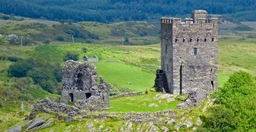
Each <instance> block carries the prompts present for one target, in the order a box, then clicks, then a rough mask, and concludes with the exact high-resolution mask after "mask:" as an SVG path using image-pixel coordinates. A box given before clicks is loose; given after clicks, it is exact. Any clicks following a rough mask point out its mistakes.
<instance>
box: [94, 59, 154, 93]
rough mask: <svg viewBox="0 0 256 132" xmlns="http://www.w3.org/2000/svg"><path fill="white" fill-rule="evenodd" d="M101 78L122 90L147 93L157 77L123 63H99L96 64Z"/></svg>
mask: <svg viewBox="0 0 256 132" xmlns="http://www.w3.org/2000/svg"><path fill="white" fill-rule="evenodd" d="M94 64H95V65H96V67H97V69H98V73H99V76H103V77H104V79H105V80H106V81H107V82H111V83H112V84H114V85H117V86H119V87H121V88H129V89H131V90H133V91H143V92H144V91H145V90H146V89H147V88H151V87H153V85H154V81H152V80H154V79H155V75H154V74H151V73H147V72H144V71H142V68H140V67H136V66H132V65H126V64H124V63H122V62H120V63H118V62H116V63H113V62H98V63H94Z"/></svg>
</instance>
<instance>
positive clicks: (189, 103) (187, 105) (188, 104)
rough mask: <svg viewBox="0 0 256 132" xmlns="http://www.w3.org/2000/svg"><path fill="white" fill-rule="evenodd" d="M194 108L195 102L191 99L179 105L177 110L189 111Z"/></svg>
mask: <svg viewBox="0 0 256 132" xmlns="http://www.w3.org/2000/svg"><path fill="white" fill-rule="evenodd" d="M193 106H194V104H193V102H192V101H191V100H190V99H187V100H186V101H185V102H183V103H181V104H178V105H177V107H176V108H177V109H189V108H191V107H193Z"/></svg>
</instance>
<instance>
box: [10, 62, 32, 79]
mask: <svg viewBox="0 0 256 132" xmlns="http://www.w3.org/2000/svg"><path fill="white" fill-rule="evenodd" d="M31 69H32V65H31V64H29V63H28V62H27V61H25V60H21V61H18V62H16V63H14V64H13V65H11V66H10V67H9V69H8V73H9V75H10V76H14V77H25V76H26V75H27V72H28V71H29V70H31Z"/></svg>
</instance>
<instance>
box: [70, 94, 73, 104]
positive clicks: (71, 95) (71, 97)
mask: <svg viewBox="0 0 256 132" xmlns="http://www.w3.org/2000/svg"><path fill="white" fill-rule="evenodd" d="M69 97H70V101H71V102H72V103H73V102H74V94H73V93H70V94H69Z"/></svg>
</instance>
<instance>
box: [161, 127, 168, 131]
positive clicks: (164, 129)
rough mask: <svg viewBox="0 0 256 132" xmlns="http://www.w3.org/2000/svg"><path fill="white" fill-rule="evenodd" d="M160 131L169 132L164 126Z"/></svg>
mask: <svg viewBox="0 0 256 132" xmlns="http://www.w3.org/2000/svg"><path fill="white" fill-rule="evenodd" d="M161 129H162V132H169V128H167V127H166V126H163V127H162V128H161Z"/></svg>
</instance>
